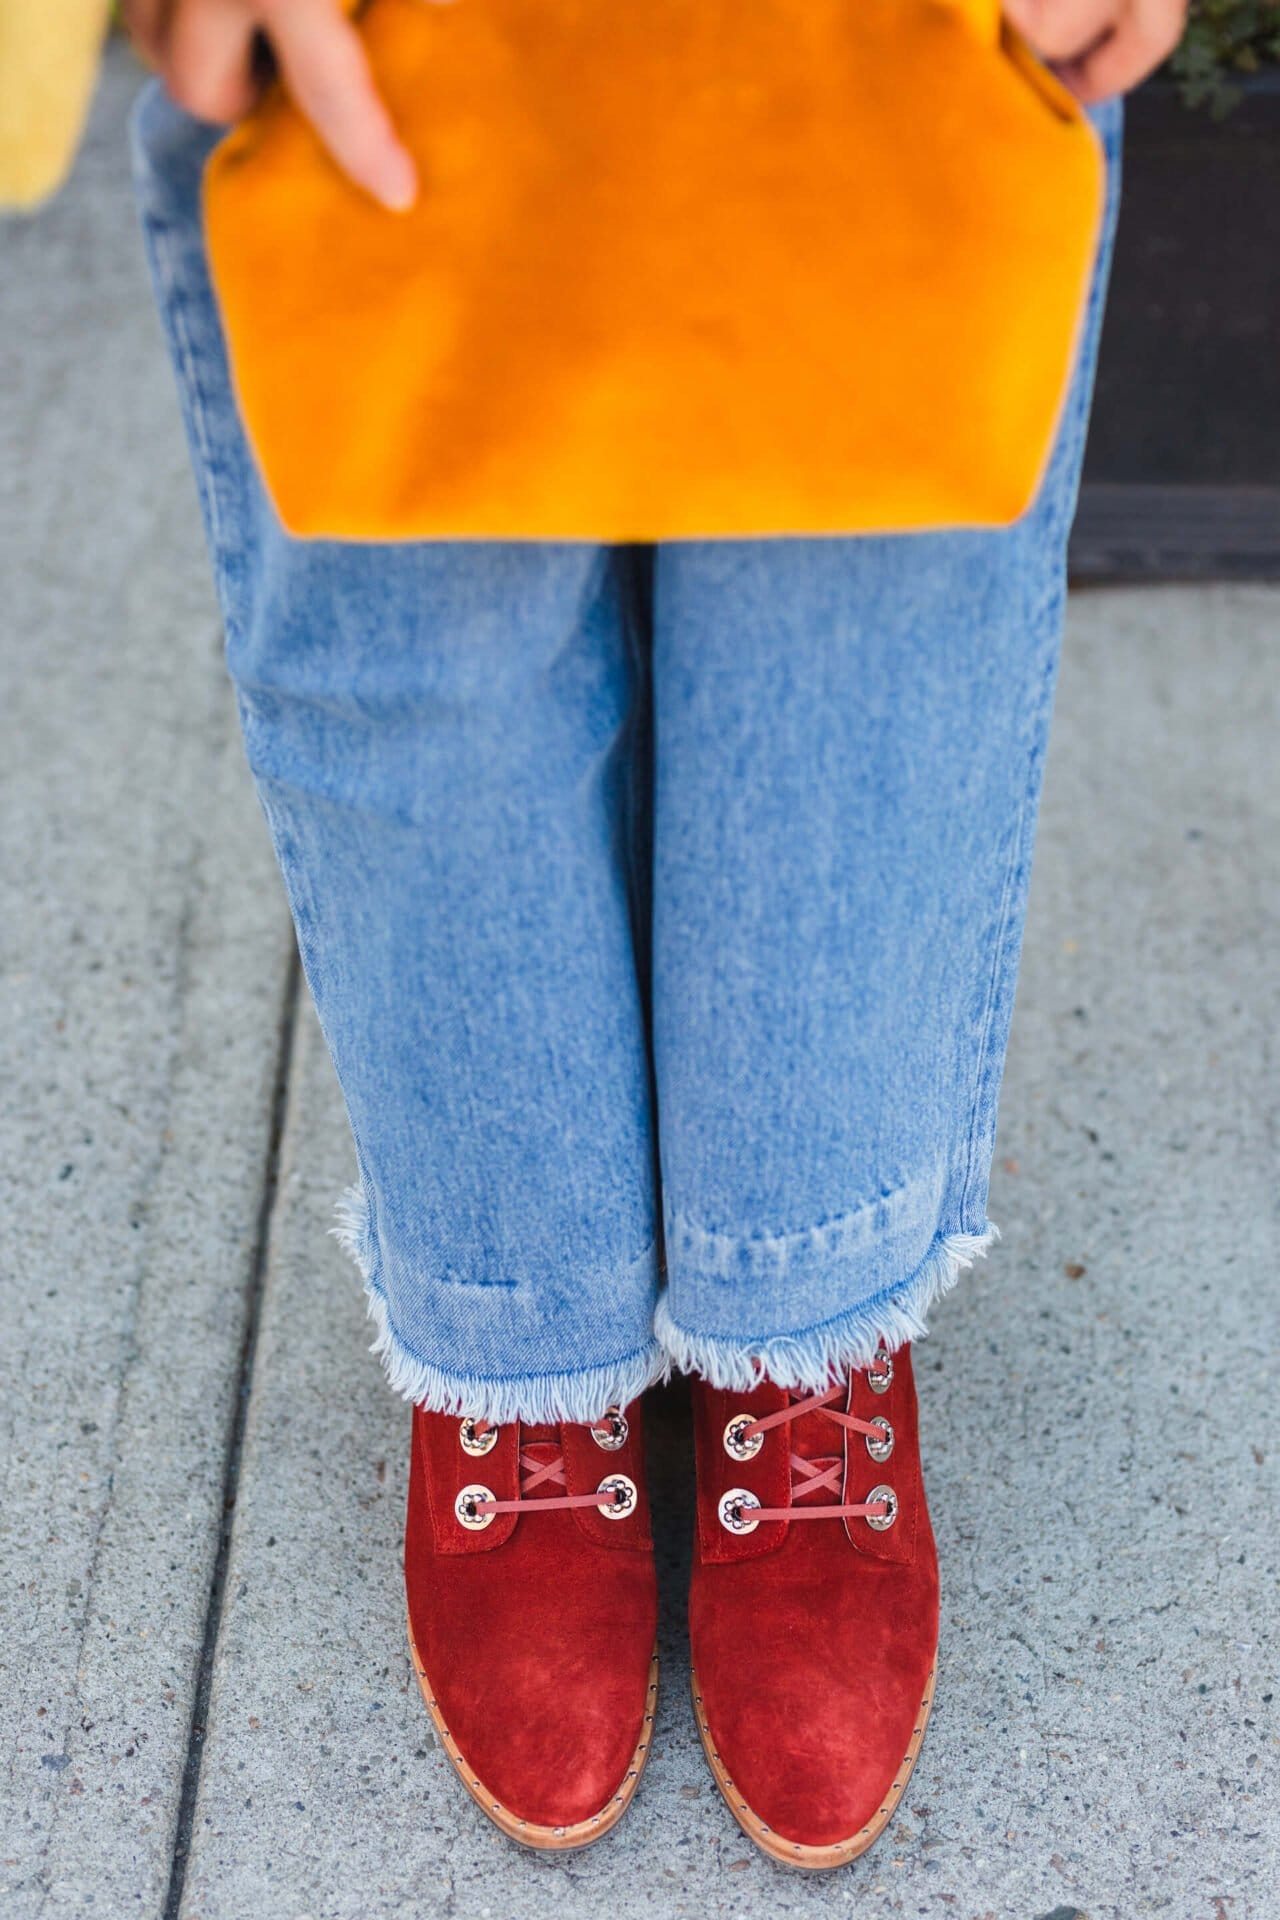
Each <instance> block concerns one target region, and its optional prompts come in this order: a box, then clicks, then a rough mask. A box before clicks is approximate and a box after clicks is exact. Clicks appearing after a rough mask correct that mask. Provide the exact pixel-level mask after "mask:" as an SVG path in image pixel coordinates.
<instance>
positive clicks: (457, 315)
mask: <svg viewBox="0 0 1280 1920" xmlns="http://www.w3.org/2000/svg"><path fill="white" fill-rule="evenodd" d="M360 30H361V32H362V34H363V35H364V37H365V41H366V44H367V46H368V50H369V53H370V56H371V59H372V62H373V66H374V70H375V72H376V75H377V77H378V80H379V84H380V86H381V88H382V91H383V93H384V95H385V97H386V99H387V101H388V103H389V105H390V108H391V111H392V113H393V115H394V117H395V119H396V122H397V124H398V126H399V128H400V129H401V132H402V134H403V135H404V137H405V139H406V142H407V144H408V145H409V147H410V149H411V151H412V152H413V153H414V156H415V158H416V161H417V164H418V168H419V172H420V177H421V183H422V185H421V192H420V195H419V199H418V203H417V205H416V207H415V208H414V209H413V210H412V211H411V212H410V213H408V214H404V215H396V214H391V213H388V212H386V211H384V210H382V209H381V208H379V207H378V206H376V205H375V204H374V203H373V202H372V201H371V200H369V199H368V198H366V197H365V196H364V195H362V194H361V193H360V192H359V191H358V190H357V189H356V188H355V187H353V186H351V185H350V184H349V183H348V182H347V181H346V180H344V179H343V178H342V176H341V175H340V174H339V172H338V170H337V169H336V167H335V166H334V165H333V164H332V163H331V162H330V161H329V160H328V159H327V157H326V156H325V154H324V152H323V150H322V149H321V147H320V145H319V143H318V141H317V139H316V137H315V135H314V134H313V133H312V132H311V130H310V129H309V127H308V126H307V125H306V123H305V122H304V120H303V119H302V117H301V116H300V115H299V114H298V113H297V112H296V110H295V109H294V108H293V107H292V106H291V104H290V102H289V101H288V99H287V98H286V97H285V95H284V94H283V93H282V92H281V91H280V90H279V89H276V90H273V91H272V92H271V93H270V94H269V95H268V96H267V97H266V99H265V100H264V102H263V103H262V105H261V106H260V107H259V108H258V109H257V110H256V111H255V112H254V113H253V114H252V115H251V116H250V117H249V118H248V119H247V120H246V121H245V122H243V123H242V124H241V125H240V126H239V127H238V128H237V129H235V130H234V131H233V132H232V133H231V134H230V135H229V136H228V138H227V139H226V140H225V141H224V142H223V143H222V144H221V145H220V146H219V147H218V148H217V149H216V150H215V152H214V153H213V155H212V157H211V159H210V162H209V166H208V170H207V173H206V179H205V213H206V224H207V232H208V239H209V245H210V256H211V263H212V267H213V273H214V279H215V284H216V288H217V293H218V297H219V301H220V305H221V311H222V316H223V319H224V323H225V327H226V332H227V336H228V340H229V345H230V351H231V358H232V365H233V372H234V377H235V382H236V387H237V391H238V395H239V400H240V403H241V407H242V410H243V413H244V416H245V420H246V423H247V426H248V429H249V433H250V437H251V440H252V442H253V445H254V447H255V449H256V452H257V455H258V459H259V462H260V464H261V467H262V470H263V472H264V475H265V478H266V481H267V484H268V486H269V488H270V491H271V493H272V495H273V498H274V501H275V504H276V506H277V509H278V511H279V513H280V515H281V517H282V519H283V520H284V523H285V524H286V526H287V527H289V528H290V529H292V530H293V531H294V532H296V533H299V534H315V535H333V536H339V537H343V538H371V539H386V538H422V537H434V536H447V537H459V536H469V535H479V536H485V537H491V538H497V537H508V536H509V537H523V538H534V537H537V538H571V539H590V540H665V539H679V538H683V537H689V536H707V535H726V534H741V535H761V534H774V533H837V532H839V533H845V532H869V531H878V530H905V529H911V528H921V527H935V526H945V525H977V524H996V523H1003V522H1007V521H1009V520H1012V519H1013V518H1015V517H1016V516H1017V515H1018V514H1019V513H1020V512H1021V511H1022V510H1023V509H1024V508H1025V507H1026V505H1027V504H1028V502H1029V501H1030V499H1031V498H1032V496H1033V493H1034V491H1035V488H1036V485H1037V482H1038V480H1039V477H1040V473H1041V470H1042V468H1043V465H1044V462H1045V459H1046V457H1047V453H1048V449H1049V447H1050V444H1051V441H1052V437H1053V431H1054V427H1055V424H1056V420H1057V415H1058V411H1059V408H1060V405H1061V401H1062V396H1063V394H1064V392H1065V389H1066V384H1067V378H1068V374H1069V369H1070V363H1071V358H1072V349H1073V345H1074V339H1075V334H1076V330H1077V326H1078V323H1079V318H1080V314H1081V310H1082V305H1083V300H1084V296H1085V292H1086V288H1087V282H1088V276H1089V269H1090V263H1091V259H1092V254H1093V248H1094V243H1095V236H1096V230H1097V224H1098V219H1099V216H1100V209H1101V198H1102V163H1101V155H1100V152H1099V149H1098V146H1097V142H1096V140H1095V138H1094V135H1093V132H1092V130H1091V129H1090V127H1089V126H1088V123H1087V121H1086V120H1085V119H1084V117H1083V116H1082V114H1081V113H1080V111H1079V109H1078V108H1077V106H1076V105H1075V103H1074V102H1073V101H1072V100H1071V99H1070V98H1069V97H1068V95H1067V94H1066V93H1065V92H1064V91H1063V90H1062V89H1061V88H1060V87H1059V86H1058V85H1057V84H1056V82H1054V81H1052V80H1051V79H1050V78H1049V76H1048V75H1046V74H1045V73H1044V72H1043V70H1042V69H1040V68H1039V67H1038V66H1037V65H1036V64H1035V63H1034V62H1033V61H1032V60H1031V58H1030V56H1029V55H1027V54H1026V53H1025V52H1024V51H1023V50H1022V49H1021V48H1020V47H1019V46H1017V45H1015V44H1014V43H1013V42H1012V41H1011V40H1009V39H1008V37H1007V36H1002V32H1001V26H1000V20H999V11H998V7H997V5H996V0H454V3H453V4H450V5H440V4H431V3H430V0H372V4H371V5H370V6H369V7H368V8H367V10H365V11H364V13H363V14H362V16H361V20H360Z"/></svg>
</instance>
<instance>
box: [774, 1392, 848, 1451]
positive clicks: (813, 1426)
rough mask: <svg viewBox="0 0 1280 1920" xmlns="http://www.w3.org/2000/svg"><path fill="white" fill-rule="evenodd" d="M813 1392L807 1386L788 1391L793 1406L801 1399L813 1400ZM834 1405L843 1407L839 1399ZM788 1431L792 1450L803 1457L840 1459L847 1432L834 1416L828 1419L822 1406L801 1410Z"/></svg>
mask: <svg viewBox="0 0 1280 1920" xmlns="http://www.w3.org/2000/svg"><path fill="white" fill-rule="evenodd" d="M812 1398H813V1395H812V1394H811V1393H810V1392H809V1391H808V1390H807V1389H806V1388H804V1387H800V1388H798V1389H797V1390H796V1391H795V1392H794V1393H789V1394H788V1395H787V1399H788V1401H789V1403H790V1404H791V1405H792V1406H793V1407H794V1406H798V1405H799V1403H800V1402H801V1401H802V1400H811V1399H812ZM831 1404H832V1406H833V1407H835V1408H836V1409H837V1410H838V1411H841V1412H842V1411H843V1408H842V1407H841V1403H840V1401H839V1400H833V1401H832V1402H831ZM787 1434H788V1438H789V1440H790V1445H791V1451H792V1453H798V1454H799V1455H800V1457H801V1459H802V1460H837V1459H839V1457H840V1454H841V1452H842V1450H843V1449H842V1442H843V1439H844V1435H843V1432H842V1430H841V1429H840V1427H839V1426H837V1424H836V1422H835V1421H834V1420H828V1419H827V1418H826V1416H825V1414H824V1413H823V1411H822V1409H821V1408H819V1407H814V1408H813V1409H812V1410H811V1411H810V1412H808V1413H802V1414H801V1415H800V1418H799V1419H798V1420H791V1421H789V1422H788V1423H787Z"/></svg>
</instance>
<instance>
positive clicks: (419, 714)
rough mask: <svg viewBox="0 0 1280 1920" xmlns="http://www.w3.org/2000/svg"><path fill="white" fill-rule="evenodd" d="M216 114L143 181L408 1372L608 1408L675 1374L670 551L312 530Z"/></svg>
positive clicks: (170, 141)
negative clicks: (220, 255)
mask: <svg viewBox="0 0 1280 1920" xmlns="http://www.w3.org/2000/svg"><path fill="white" fill-rule="evenodd" d="M215 137H216V135H215V132H214V130H212V129H208V128H203V127H201V126H200V125H199V124H198V123H197V122H195V121H193V120H191V119H190V118H188V117H187V116H186V115H184V114H182V113H180V112H179V111H178V110H177V109H176V108H174V107H173V106H172V105H171V104H170V103H169V102H168V101H167V100H166V99H165V97H164V96H163V94H162V93H160V91H159V90H158V89H152V90H150V91H149V92H148V93H147V94H146V95H145V96H144V98H143V100H142V102H141V104H140V107H139V109H138V112H137V116H136V119H135V126H134V143H135V156H136V172H137V181H138V194H139V201H140V207H141V212H142V219H143V227H144V232H145V236H146V240H147V246H148V253H149V256H150V260H151V265H152V269H153V275H154V279H155V285H156V291H157V296H158V300H159V305H160V309H161V315H162V318H163V320H164V323H165V327H166V331H167V334H168V338H169V345H170V348H171V352H172V356H173V360H174V364H175V368H176V371H177V374H178V380H179V387H180V391H181V396H182V402H183V407H184V411H185V414H186V420H187V427H188V433H189V437H190V440H191V445H192V452H193V457H194V462H195V467H196V472H197V478H198V481H199V485H200V492H201V498H202V504H203V509H204V514H205V520H206V527H207V532H208V536H209V543H210V547H211V551H212V555H213V561H214V569H215V574H216V577H217V584H218V589H219V594H220V598H221V602H222V610H223V616H224V624H225V628H226V638H227V657H228V661H229V665H230V670H231V674H232V678H233V681H234V685H235V691H236V697H237V701H238V705H239V711H240V718H241V723H242V727H243V732H244V738H245V745H246V748H247V751H248V758H249V763H250V766H251V768H252V771H253V776H254V779H255V781H256V783H257V788H258V793H259V796H260V798H261V801H262V805H263V809H264V811H265V813H266V817H267V821H268V824H269V827H270V831H271V835H272V838H273V841H274V844H275V848H276V852H277V854H278V857H279V861H280V866H281V870H282V872H283V875H284V880H285V885H286V887H287V890H288V895H289V901H290V905H291V908H292V911H293V916H294V922H295V925H296V928H297V933H298V942H299V947H300V950H301V953H302V958H303V962H304V965H305V968H306V972H307V978H308V981H309V983H310V987H311V991H312V994H313V996H314V999H315V1003H316V1007H317V1010H318V1012H319V1015H320V1019H321V1022H322V1024H323V1027H324V1031H325V1035H326V1038H327V1041H328V1044H329V1047H330V1050H331V1052H332V1055H333V1060H334V1065H335V1067H336V1069H337V1073H338V1078H339V1081H340V1082H341V1086H342V1091H343V1094H344V1096H345V1099H346V1105H347V1111H348V1115H349V1117H350V1121H351V1127H352V1131H353V1133H354V1136H355V1143H356V1152H357V1163H358V1171H359V1181H358V1184H357V1186H356V1187H355V1188H354V1189H353V1192H352V1195H351V1197H350V1199H349V1201H348V1203H347V1206H346V1210H345V1227H344V1237H345V1239H346V1241H347V1243H348V1245H349V1246H350V1247H351V1250H352V1251H353V1252H354V1254H355V1256H356V1258H357V1260H358V1261H359V1264H360V1266H361V1268H362V1270H363V1273H364V1279H365V1284H366V1288H367V1291H368V1295H369V1301H370V1306H371V1311H372V1313H373V1316H374V1319H375V1322H376V1324H377V1328H378V1343H377V1344H378V1348H379V1350H380V1351H381V1353H382V1355H383V1358H384V1360H385V1361H386V1364H387V1368H388V1372H389V1374H390V1377H391V1380H392V1382H393V1384H394V1385H395V1386H396V1387H397V1388H399V1389H400V1390H401V1391H403V1392H404V1393H406V1394H407V1395H409V1396H411V1397H412V1398H413V1399H414V1400H416V1401H422V1402H425V1404H426V1405H427V1406H429V1407H431V1408H434V1409H438V1410H440V1411H448V1412H470V1413H475V1414H478V1415H483V1416H485V1417H488V1418H490V1419H494V1420H498V1421H501V1420H506V1419H509V1418H512V1417H516V1416H519V1417H522V1418H524V1419H527V1420H546V1419H570V1420H580V1419H591V1418H596V1417H598V1416H599V1415H600V1413H601V1412H602V1411H603V1409H604V1407H605V1406H606V1405H608V1404H609V1403H611V1402H614V1401H622V1402H625V1401H627V1400H629V1399H630V1398H632V1397H633V1396H634V1395H635V1394H636V1393H637V1392H639V1391H640V1390H641V1388H643V1387H644V1386H645V1385H647V1384H648V1382H649V1381H650V1380H651V1379H652V1378H653V1377H654V1376H655V1374H656V1373H657V1372H658V1371H659V1370H660V1369H661V1366H662V1356H661V1353H660V1351H659V1349H658V1347H657V1346H656V1343H655V1341H654V1338H653V1330H652V1315H653V1304H654V1297H655V1292H656V1271H657V1262H656V1253H655V1246H654V1239H655V1234H654V1201H653V1170H652V1147H651V1142H652V1125H651V1117H650V1088H649V1062H648V1050H647V1040H646V1034H645V1028H644V1020H643V1017H642V1011H641V997H640V991H639V986H638V982H637V977H636V960H635V952H634V947H633V941H632V932H631V925H630V910H631V901H630V898H629V889H630V879H631V874H630V854H629V834H630V800H631V780H632V751H631V749H632V745H633V740H632V733H633V729H634V726H635V724H636V722H635V710H636V708H637V704H638V703H637V699H636V694H637V679H638V674H639V672H640V671H641V667H642V665H643V661H642V653H641V650H640V649H637V648H636V646H635V645H634V638H635V636H634V633H633V631H632V626H633V623H634V619H635V616H636V605H637V581H636V578H635V573H636V568H637V564H638V563H637V560H636V557H635V556H632V555H628V554H626V553H615V552H611V551H609V550H606V549H603V548H598V547H591V546H585V545H581V546H570V545H555V546H531V545H530V546H525V545H477V544H474V543H473V544H457V545H454V544H446V543H431V544H404V545H394V546H392V545H387V546H382V545H366V544H360V545H356V544H344V543H336V542H324V541H297V540H293V539H290V538H289V537H287V536H286V535H285V534H284V532H283V531H282V529H281V528H280V526H279V524H278V522H277V520H276V518H275V516H274V514H273V512H272V510H271V507H270V504H269V502H268V501H267V499H266V497H265V495H264V492H263V489H262V487H261V484H260V482H259V480H258V477H257V474H256V471H255V468H254V464H253V460H252V457H251V454H250V452H249V450H248V447H247V445H246V443H245V440H244V437H243V434H242V431H241V428H240V424H239V420H238V417H237V414H236V409H235V405H234V400H233V397H232V393H231V389H230V384H229V379H228V371H227V364H226V360H225V356H224V352H223V346H222V339H221V334H220V330H219V325H218V318H217V312H216V308H215V305H214V301H213V297H212V292H211V289H210V285H209V281H208V276H207V272H206V267H205V259H204V249H203V243H202V236H201V227H200V216H199V199H198V194H199V181H200V175H201V170H202V167H203V162H204V158H205V156H206V154H207V152H208V149H209V146H210V145H211V144H212V141H213V139H214V138H215ZM267 297H268V298H269V291H268V293H267Z"/></svg>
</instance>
